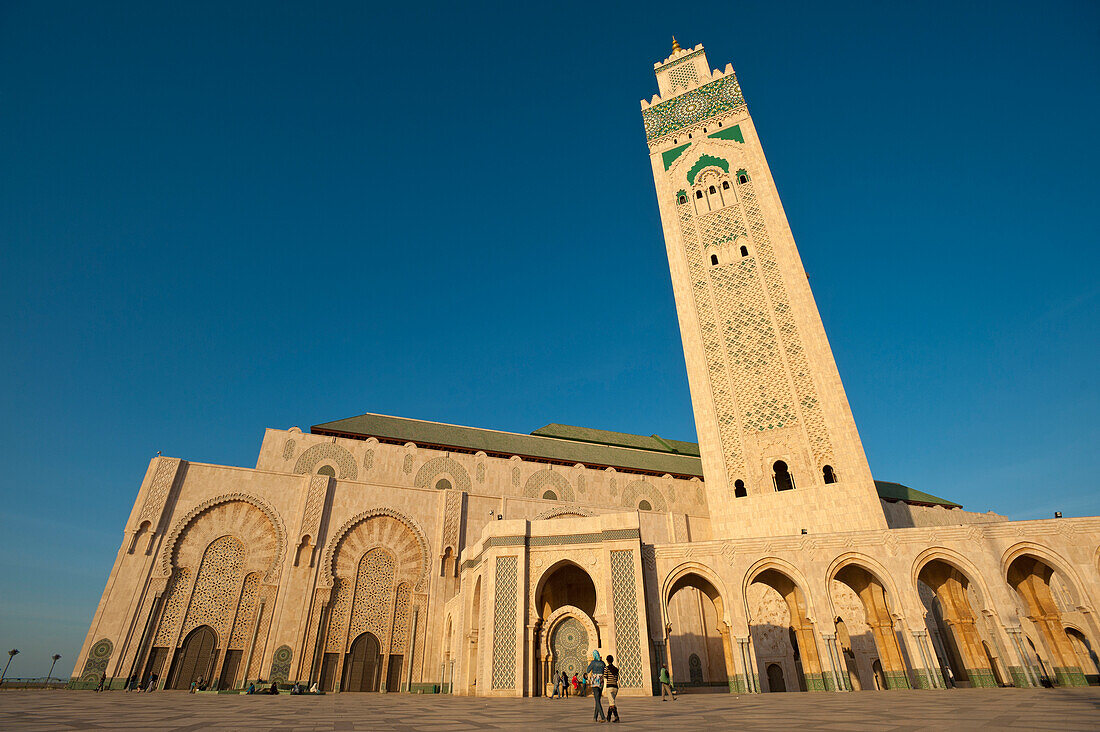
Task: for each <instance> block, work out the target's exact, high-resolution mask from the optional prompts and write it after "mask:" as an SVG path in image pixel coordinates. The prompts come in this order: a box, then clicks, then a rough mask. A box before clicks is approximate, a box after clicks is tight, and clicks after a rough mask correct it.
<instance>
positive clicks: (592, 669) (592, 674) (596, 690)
mask: <svg viewBox="0 0 1100 732" xmlns="http://www.w3.org/2000/svg"><path fill="white" fill-rule="evenodd" d="M606 670H607V664H605V663H604V662H603V661H601V660H600V652H599V651H592V662H591V663H590V664H588V668H587V669H585V671H584V673H585V674H586V675H587V676H588V679H589V682H590V685H591V686H592V696H593V698H595V700H596V708H595V709H594V710H592V721H593V722H597V721H599V722H606V721H607V717H605V716H604V713H603V702H602V701H600V693H601V692H602V691H603V674H604V671H606Z"/></svg>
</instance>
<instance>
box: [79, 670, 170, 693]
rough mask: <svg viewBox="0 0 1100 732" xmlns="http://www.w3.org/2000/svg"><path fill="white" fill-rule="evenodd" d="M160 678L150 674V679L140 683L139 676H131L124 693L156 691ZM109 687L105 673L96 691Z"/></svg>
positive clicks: (100, 678)
mask: <svg viewBox="0 0 1100 732" xmlns="http://www.w3.org/2000/svg"><path fill="white" fill-rule="evenodd" d="M158 678H159V677H158V676H157V675H156V674H149V678H148V679H147V680H145V681H138V676H137V674H131V675H130V678H128V679H127V680H126V686H125V687H123V690H124V691H156V690H157V679H158ZM105 688H108V687H107V673H106V672H103V673H102V674H100V676H99V683H98V684H96V687H95V690H96V691H103V690H104V689H105Z"/></svg>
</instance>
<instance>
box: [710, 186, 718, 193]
mask: <svg viewBox="0 0 1100 732" xmlns="http://www.w3.org/2000/svg"><path fill="white" fill-rule="evenodd" d="M709 192H710V193H717V192H718V191H716V190H714V186H711V187H710V191H709Z"/></svg>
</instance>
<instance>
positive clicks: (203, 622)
mask: <svg viewBox="0 0 1100 732" xmlns="http://www.w3.org/2000/svg"><path fill="white" fill-rule="evenodd" d="M653 70H654V73H655V74H656V78H657V87H658V90H659V91H658V94H656V95H654V96H653V97H652V99H650V100H648V101H642V103H641V113H642V121H643V123H644V128H645V136H646V142H647V145H648V148H649V158H650V163H651V165H652V169H653V178H654V182H655V185H656V193H657V202H658V206H659V209H660V214H661V223H662V227H663V229H664V238H665V243H666V248H667V254H668V262H669V269H670V273H671V277H672V284H673V290H674V295H675V301H676V310H677V316H678V319H679V324H680V331H681V336H682V340H683V347H684V357H685V361H686V365H687V373H688V378H689V384H690V387H691V400H692V408H693V411H694V415H695V424H696V430H697V435H698V439H699V443H698V444H696V443H691V442H681V441H677V440H671V439H665V438H662V437H660V436H658V435H655V434H654V435H649V436H642V435H631V434H623V433H617V432H606V431H602V430H598V429H590V428H585V427H572V426H566V425H559V424H550V425H547V426H545V427H541V428H539V429H536V430H535V431H534V432H532V433H531V434H515V433H509V432H499V431H494V430H489V429H478V428H473V427H463V426H456V425H449V424H441V423H437V422H427V421H418V420H412V419H403V418H399V417H390V416H383V415H378V414H363V415H360V416H357V417H351V418H348V419H340V420H337V421H334V422H328V423H325V424H320V425H315V426H314V427H312V428H311V429H310V431H309V432H308V433H307V432H303V431H301V430H300V429H298V428H292V429H289V430H283V429H268V430H267V431H266V432H265V434H264V437H263V442H262V444H261V445H260V451H259V457H258V459H257V461H256V466H255V467H254V468H242V467H232V466H225V465H211V464H207V463H201V462H192V461H189V460H183V459H180V458H174V457H159V456H158V457H156V458H154V459H153V460H152V461H151V463H150V464H149V468H148V470H147V472H146V474H145V477H144V479H143V480H142V482H141V486H140V488H139V489H138V491H137V495H136V498H135V500H134V506H133V510H132V511H131V513H130V516H129V518H128V519H127V520H126V522H125V525H124V527H123V537H122V543H121V546H120V547H119V551H118V556H117V558H116V560H115V563H114V566H113V567H112V569H111V572H110V576H109V578H108V580H107V584H106V587H105V588H104V591H103V597H102V599H101V600H100V603H99V606H98V607H97V608H96V611H95V615H94V617H93V619H92V622H91V626H90V628H89V629H88V634H87V638H86V640H85V642H84V645H83V648H82V650H81V653H80V656H79V658H78V661H77V664H76V667H75V668H74V669H73V675H72V686H73V687H74V688H91V687H94V686H95V684H96V683H97V682H98V680H99V679H100V677H101V676H103V675H105V676H106V678H107V680H108V683H109V684H111V685H112V686H113V687H115V688H120V687H121V686H122V685H123V684H124V683H125V680H126V679H127V678H129V677H130V676H131V675H132V674H138V675H139V676H140V677H142V678H149V676H150V675H151V674H153V673H156V674H157V676H158V678H159V680H160V685H161V686H162V688H175V689H182V688H187V687H188V686H189V685H190V683H191V682H192V680H197V679H199V678H200V677H201V678H202V679H204V681H205V682H207V683H209V684H210V688H211V689H215V688H216V689H224V690H232V689H241V688H243V687H245V686H247V685H248V683H249V682H250V681H254V680H259V679H264V680H266V681H271V680H275V681H280V682H294V681H302V682H305V683H309V684H312V683H314V682H317V683H318V684H319V685H320V687H321V688H322V689H324V690H325V691H328V692H391V693H392V692H423V693H445V694H462V695H478V696H540V695H545V694H546V693H547V685H548V679H550V678H551V676H552V674H553V673H555V672H556V671H559V670H566V671H569V672H572V671H573V670H577V669H583V667H584V665H585V664H586V657H588V656H589V655H590V653H591V651H593V650H599V651H601V654H602V655H604V656H606V655H607V654H609V653H610V654H612V655H614V656H615V658H616V659H617V663H618V665H619V666H620V668H621V675H620V682H621V684H622V692H621V693H623V694H634V695H649V694H652V693H654V686H655V681H656V678H657V673H658V670H659V669H660V667H661V666H662V665H667V666H668V667H669V669H670V670H671V672H672V674H673V677H674V679H675V681H676V684H677V686H678V687H679V688H681V689H684V690H686V691H688V692H691V691H704V690H706V691H725V690H728V691H729V692H731V693H733V692H736V693H757V692H776V691H819V692H830V691H834V692H841V691H854V690H861V689H905V688H940V687H943V686H945V684H947V683H951V682H954V683H957V684H958V685H960V686H990V687H992V686H1008V685H1014V686H1039V685H1046V684H1054V685H1060V686H1083V685H1086V684H1089V683H1094V684H1095V683H1098V682H1100V676H1098V674H1100V669H1098V666H1097V655H1096V649H1097V648H1098V645H1097V644H1098V642H1100V622H1098V620H1097V613H1096V609H1097V607H1098V605H1097V600H1100V574H1098V573H1100V518H1094V517H1088V518H1052V519H1048V520H1041V521H1008V520H1007V519H1005V518H1004V517H1003V516H999V515H997V514H995V513H975V512H970V511H966V510H964V509H963V507H962V506H960V505H959V504H957V503H953V502H951V501H949V500H945V499H943V498H938V497H936V496H934V495H930V494H928V493H923V492H921V491H918V490H913V489H911V488H907V487H906V486H903V485H900V484H897V483H889V482H884V481H876V480H875V479H874V478H873V477H872V475H871V470H870V468H869V466H868V463H867V458H866V456H865V455H864V452H863V447H862V444H861V442H860V438H859V433H858V431H857V430H856V425H855V421H854V419H853V417H852V412H851V409H850V407H849V405H848V400H847V397H846V396H845V393H844V388H843V386H842V384H841V380H840V375H839V373H838V371H837V367H836V364H835V362H834V359H833V356H832V352H831V350H830V347H829V343H828V340H827V338H826V335H825V331H824V328H823V326H822V322H821V319H820V316H819V314H818V311H817V306H816V304H815V302H814V298H813V294H812V293H811V291H810V286H809V283H808V281H807V277H806V273H805V271H804V270H803V266H802V262H801V260H800V258H799V254H798V250H797V249H796V247H795V243H794V239H793V237H792V234H791V230H790V227H789V225H788V222H787V219H786V215H785V214H784V211H783V206H782V204H781V203H780V200H779V195H778V193H777V191H776V186H775V183H774V181H773V180H772V175H771V172H770V170H769V168H768V164H767V161H766V160H765V158H764V153H763V149H762V147H761V143H760V139H759V137H758V136H757V131H756V128H755V126H754V124H753V121H752V118H751V117H750V115H749V113H748V109H747V107H746V105H745V101H744V98H743V96H742V92H741V88H740V86H739V84H738V81H737V77H736V75H735V74H734V71H733V67H732V66H731V65H727V66H726V67H725V69H721V70H718V69H711V67H710V65H709V64H708V62H707V57H706V53H705V52H704V49H703V47H702V46H701V45H699V46H696V47H695V48H689V49H683V48H680V46H679V45H677V44H674V46H673V50H672V54H671V55H670V56H669V57H668V58H666V59H664V60H662V61H660V62H658V63H656V64H654V67H653Z"/></svg>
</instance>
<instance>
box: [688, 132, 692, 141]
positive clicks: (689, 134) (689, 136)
mask: <svg viewBox="0 0 1100 732" xmlns="http://www.w3.org/2000/svg"><path fill="white" fill-rule="evenodd" d="M688 139H689V140H690V139H691V133H690V132H689V133H688Z"/></svg>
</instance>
